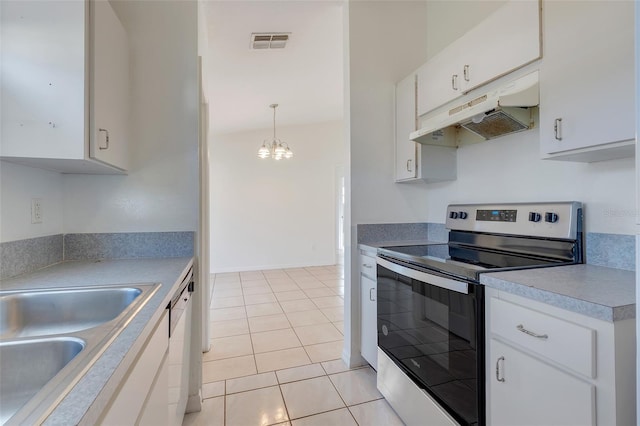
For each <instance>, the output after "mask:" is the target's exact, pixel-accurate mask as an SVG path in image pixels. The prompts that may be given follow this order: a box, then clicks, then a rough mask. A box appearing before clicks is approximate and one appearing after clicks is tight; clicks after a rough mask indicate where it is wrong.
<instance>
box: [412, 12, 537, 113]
mask: <svg viewBox="0 0 640 426" xmlns="http://www.w3.org/2000/svg"><path fill="white" fill-rule="evenodd" d="M540 40H541V39H540V2H539V1H538V0H524V1H514V0H512V1H508V2H506V3H505V4H504V5H503V6H501V7H500V8H499V9H497V10H496V11H495V12H494V13H492V14H491V15H489V16H488V17H487V18H486V19H484V20H483V21H482V22H480V23H479V24H478V25H476V26H475V27H473V28H472V29H471V30H469V31H468V32H467V33H465V34H464V35H463V36H462V37H460V38H459V39H458V40H456V41H455V42H453V43H451V44H450V45H449V46H447V47H446V48H445V49H443V50H442V51H441V52H440V53H438V54H437V55H435V56H434V57H433V58H431V59H430V60H429V61H428V62H427V63H426V64H425V65H424V66H422V67H421V68H420V70H419V71H418V87H419V92H418V115H423V114H426V113H427V112H429V111H432V110H434V109H436V108H438V107H439V106H442V105H444V104H446V103H447V102H450V101H452V100H454V99H455V98H457V97H459V96H461V95H463V94H466V93H468V92H469V91H471V90H473V89H475V88H476V87H479V86H481V85H483V84H486V83H488V82H490V81H492V80H495V79H496V78H499V77H502V76H503V75H506V74H508V73H510V72H512V71H514V70H516V69H518V68H521V67H523V66H525V65H527V64H529V63H531V62H533V61H535V60H537V59H539V58H540V56H541V49H540V44H541V43H540Z"/></svg>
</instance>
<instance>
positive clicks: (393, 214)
mask: <svg viewBox="0 0 640 426" xmlns="http://www.w3.org/2000/svg"><path fill="white" fill-rule="evenodd" d="M347 12H348V13H346V14H345V18H346V21H345V29H346V31H347V34H346V36H345V41H346V47H345V52H346V53H347V54H348V58H347V59H346V60H345V64H347V67H348V69H347V72H346V74H347V79H348V81H346V82H345V90H346V94H345V96H346V99H345V109H346V117H345V118H346V119H347V120H348V124H347V129H348V132H349V140H348V142H347V145H348V146H349V152H350V154H349V155H350V161H349V163H348V169H347V173H348V176H347V179H346V182H347V183H348V184H349V188H348V189H347V195H348V201H347V206H346V209H345V210H346V214H348V215H349V217H348V218H347V219H346V220H345V224H346V226H347V228H346V233H347V237H346V238H345V316H344V318H345V323H344V336H345V344H344V348H343V354H342V358H343V360H344V361H345V362H346V363H347V364H348V365H351V366H355V365H357V364H358V363H361V362H363V360H362V358H361V356H360V269H359V265H358V260H359V257H358V249H357V241H356V235H355V228H356V226H357V225H358V224H359V223H385V222H421V221H423V220H424V218H425V217H426V215H427V204H426V202H425V198H426V191H427V186H426V184H424V183H414V184H410V185H405V184H402V185H399V184H395V183H394V175H395V170H394V164H395V160H394V158H395V148H394V138H395V129H394V115H395V113H394V111H395V102H394V96H395V83H396V82H397V81H399V80H401V79H402V78H404V77H405V76H406V75H408V74H409V73H410V72H411V71H413V70H415V69H417V68H418V67H419V66H420V65H422V64H423V63H424V62H425V61H426V58H427V29H426V2H414V1H366V2H365V1H362V2H360V1H351V2H349V5H348V10H347Z"/></svg>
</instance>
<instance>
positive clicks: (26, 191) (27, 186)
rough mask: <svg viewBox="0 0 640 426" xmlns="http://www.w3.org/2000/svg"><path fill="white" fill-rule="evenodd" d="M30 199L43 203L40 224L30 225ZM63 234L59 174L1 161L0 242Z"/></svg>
mask: <svg viewBox="0 0 640 426" xmlns="http://www.w3.org/2000/svg"><path fill="white" fill-rule="evenodd" d="M32 198H40V199H41V200H42V212H43V218H42V223H36V224H32V223H31V199H32ZM62 232H63V227H62V175H61V174H59V173H56V172H49V171H46V170H40V169H34V168H32V167H26V166H21V165H18V164H12V163H7V162H6V161H2V162H0V242H7V241H16V240H23V239H26V238H35V237H42V236H46V235H55V234H60V233H62Z"/></svg>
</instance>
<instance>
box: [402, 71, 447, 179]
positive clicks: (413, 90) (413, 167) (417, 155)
mask: <svg viewBox="0 0 640 426" xmlns="http://www.w3.org/2000/svg"><path fill="white" fill-rule="evenodd" d="M417 90H418V89H417V76H416V73H415V72H414V73H411V74H410V75H409V76H408V77H406V78H405V79H403V80H402V81H400V82H398V83H397V84H396V127H395V130H396V178H395V181H396V182H412V181H416V180H424V181H425V182H442V181H447V180H455V179H456V176H457V156H456V147H455V146H443V144H444V142H442V141H440V139H443V138H440V139H437V140H434V141H433V145H421V144H419V143H416V142H414V141H412V140H411V139H409V135H410V134H411V132H414V131H415V130H416V123H417V119H418V117H417V115H416V114H417V112H416V96H417ZM434 137H435V136H434Z"/></svg>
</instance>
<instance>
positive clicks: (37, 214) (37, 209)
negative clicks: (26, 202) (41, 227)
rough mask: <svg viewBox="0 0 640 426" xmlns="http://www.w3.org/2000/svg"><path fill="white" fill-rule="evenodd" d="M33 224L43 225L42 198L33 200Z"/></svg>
mask: <svg viewBox="0 0 640 426" xmlns="http://www.w3.org/2000/svg"><path fill="white" fill-rule="evenodd" d="M31 223H42V198H32V199H31Z"/></svg>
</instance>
